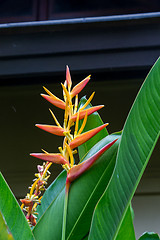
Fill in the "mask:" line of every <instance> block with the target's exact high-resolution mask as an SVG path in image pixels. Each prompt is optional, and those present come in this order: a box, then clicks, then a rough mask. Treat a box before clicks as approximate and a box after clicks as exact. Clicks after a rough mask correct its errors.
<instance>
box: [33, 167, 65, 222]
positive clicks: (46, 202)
mask: <svg viewBox="0 0 160 240" xmlns="http://www.w3.org/2000/svg"><path fill="white" fill-rule="evenodd" d="M66 175H67V174H66V171H63V172H61V173H60V174H59V176H58V177H57V178H56V179H55V180H54V181H53V183H52V184H51V185H50V186H49V187H48V188H47V190H46V191H45V193H44V195H43V198H42V200H41V205H39V206H38V207H37V213H38V217H37V221H39V219H40V218H41V217H42V215H43V214H44V213H45V211H46V210H47V208H48V207H49V206H50V204H51V203H52V202H54V201H55V200H56V198H57V197H58V195H59V194H60V193H61V191H62V190H63V189H64V187H65V183H66Z"/></svg>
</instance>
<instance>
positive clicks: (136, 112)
mask: <svg viewBox="0 0 160 240" xmlns="http://www.w3.org/2000/svg"><path fill="white" fill-rule="evenodd" d="M159 132H160V59H158V60H157V62H156V63H155V65H154V66H153V67H152V69H151V71H150V72H149V74H148V76H147V78H146V80H145V82H144V84H143V85H142V87H141V89H140V92H139V94H138V96H137V98H136V100H135V102H134V104H133V106H132V109H131V111H130V113H129V115H128V118H127V120H126V123H125V126H124V129H123V132H122V139H121V142H120V146H119V150H118V155H117V161H116V166H115V170H114V173H113V176H112V179H111V181H110V184H109V186H108V188H107V190H106V192H105V193H104V195H103V197H102V198H101V200H100V201H99V203H98V205H97V206H96V210H95V213H94V217H93V221H92V226H91V232H90V235H89V239H90V240H94V239H96V240H97V239H105V240H107V239H108V240H111V239H112V240H114V239H116V237H117V235H118V232H119V229H120V227H121V224H122V222H123V219H124V217H125V214H126V212H127V209H128V207H129V204H130V202H131V200H132V197H133V195H134V193H135V191H136V188H137V186H138V183H139V181H140V179H141V177H142V174H143V172H144V170H145V168H146V165H147V163H148V161H149V158H150V156H151V153H152V151H153V149H154V147H155V144H156V142H157V140H158V137H159Z"/></svg>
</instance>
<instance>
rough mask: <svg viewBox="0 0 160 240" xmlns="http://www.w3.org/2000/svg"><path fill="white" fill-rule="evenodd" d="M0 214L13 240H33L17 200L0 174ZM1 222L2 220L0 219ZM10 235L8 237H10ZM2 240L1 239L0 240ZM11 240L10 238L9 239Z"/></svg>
mask: <svg viewBox="0 0 160 240" xmlns="http://www.w3.org/2000/svg"><path fill="white" fill-rule="evenodd" d="M0 189H1V194H0V213H1V215H2V217H3V219H4V220H5V224H6V226H7V228H8V230H9V231H10V233H11V235H12V236H13V238H14V240H21V239H27V240H33V239H34V236H33V234H32V231H31V229H30V227H29V225H28V222H27V220H26V218H25V216H24V214H23V212H22V210H21V209H20V207H19V204H18V202H17V200H16V199H15V197H14V195H13V193H12V192H11V190H10V188H9V186H8V185H7V183H6V181H5V180H4V178H3V176H2V174H1V172H0ZM1 220H2V218H1ZM11 235H10V237H11ZM2 239H3V238H2ZM11 239H12V238H11Z"/></svg>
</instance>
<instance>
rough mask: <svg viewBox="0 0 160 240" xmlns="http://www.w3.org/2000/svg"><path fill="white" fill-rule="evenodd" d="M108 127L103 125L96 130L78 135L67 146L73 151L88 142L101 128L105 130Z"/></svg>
mask: <svg viewBox="0 0 160 240" xmlns="http://www.w3.org/2000/svg"><path fill="white" fill-rule="evenodd" d="M107 125H108V123H106V124H103V125H101V126H99V127H97V128H94V129H92V130H89V131H87V132H85V133H82V134H80V135H77V136H76V137H75V138H74V139H73V140H72V141H71V142H70V143H69V146H70V148H71V149H74V148H76V147H78V146H80V145H81V144H83V143H85V142H86V141H88V140H89V139H90V138H92V137H93V136H94V135H96V134H97V133H98V132H100V131H101V130H102V129H103V128H105V127H106V126H107Z"/></svg>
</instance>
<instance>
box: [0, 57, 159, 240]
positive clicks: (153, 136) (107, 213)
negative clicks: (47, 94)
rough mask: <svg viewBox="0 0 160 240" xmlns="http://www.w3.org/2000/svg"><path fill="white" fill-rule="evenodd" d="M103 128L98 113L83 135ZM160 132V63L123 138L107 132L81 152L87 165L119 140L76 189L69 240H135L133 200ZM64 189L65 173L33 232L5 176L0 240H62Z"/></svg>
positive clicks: (53, 187) (68, 220)
mask: <svg viewBox="0 0 160 240" xmlns="http://www.w3.org/2000/svg"><path fill="white" fill-rule="evenodd" d="M85 102H86V99H85V98H82V100H81V103H80V105H84V104H85ZM102 124H103V122H102V120H101V118H100V116H99V114H98V113H94V114H92V115H91V116H89V117H88V121H87V124H86V126H85V129H84V131H88V130H90V129H92V128H95V127H97V126H99V125H102ZM159 132H160V59H158V61H157V62H156V64H155V65H154V66H153V68H152V69H151V71H150V73H149V74H148V76H147V78H146V80H145V82H144V84H143V86H142V88H141V90H140V92H139V94H138V95H137V98H136V100H135V102H134V104H133V106H132V109H131V111H130V113H129V115H128V118H127V120H126V123H125V126H124V128H123V131H122V135H121V133H115V134H111V135H109V134H108V132H107V131H106V130H105V129H103V130H102V131H101V132H99V133H98V134H97V135H96V136H94V137H93V139H91V140H89V141H87V142H85V143H84V144H83V145H81V146H80V147H79V148H78V151H79V156H80V160H81V161H82V162H83V161H85V160H86V159H88V158H89V157H91V156H93V155H94V154H95V153H96V152H98V151H99V150H100V149H101V148H102V147H103V146H105V145H106V144H108V143H110V142H112V141H113V140H115V139H118V141H117V142H116V143H115V144H114V145H113V146H112V147H111V148H110V149H109V150H107V151H106V152H105V153H104V154H103V155H102V156H101V157H100V158H99V159H98V160H97V161H96V163H94V165H93V166H92V167H91V168H90V169H89V170H87V171H86V172H85V173H83V174H82V175H81V176H80V177H79V178H78V179H77V180H75V181H74V182H73V183H71V186H70V189H69V198H68V205H67V218H66V240H87V239H88V240H99V239H100V240H101V239H102V240H103V239H104V240H107V239H108V240H128V239H130V240H135V232H134V227H133V214H132V208H131V200H132V198H133V195H134V193H135V191H136V188H137V186H138V183H139V181H140V179H141V177H142V174H143V172H144V170H145V168H146V165H147V163H148V161H149V158H150V156H151V153H152V151H153V149H154V146H155V144H156V142H157V139H158V137H159ZM65 185H66V172H65V171H63V172H62V173H61V174H60V175H59V176H58V177H57V179H55V181H54V182H53V183H52V184H51V185H50V186H49V188H48V189H47V190H46V192H45V193H44V196H43V198H42V201H41V205H40V206H38V208H37V211H38V213H39V215H38V218H37V224H36V226H35V227H34V228H33V230H32V231H31V230H30V228H29V226H28V223H27V221H26V218H25V216H24V215H23V213H22V211H21V209H20V207H19V205H18V203H17V201H16V199H15V198H14V196H13V194H12V192H11V190H10V189H9V187H8V185H7V184H6V182H5V180H4V178H3V177H2V175H0V191H1V194H0V239H1V238H2V237H3V236H5V238H4V237H3V238H4V239H13V238H14V239H15V240H18V239H24V240H25V239H27V240H32V239H36V240H41V239H42V240H43V239H45V240H51V239H52V240H54V239H55V240H61V237H62V223H63V211H64V199H65ZM19 226H21V227H19ZM10 233H11V234H10ZM3 234H4V235H3ZM12 236H13V237H12ZM9 237H11V238H9ZM3 238H2V239H3ZM143 239H144V240H149V239H150V240H152V239H153V240H157V239H159V236H158V235H157V234H154V233H145V234H143V235H142V236H141V237H140V238H139V240H143Z"/></svg>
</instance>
